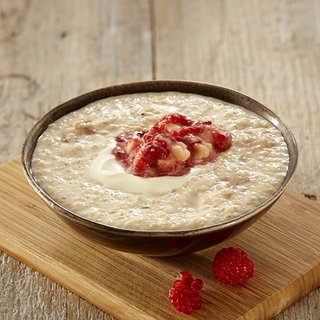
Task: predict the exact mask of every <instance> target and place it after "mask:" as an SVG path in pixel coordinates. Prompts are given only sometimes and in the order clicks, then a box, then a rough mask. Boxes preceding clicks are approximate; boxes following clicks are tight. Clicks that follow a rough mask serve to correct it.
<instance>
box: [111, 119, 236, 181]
mask: <svg viewBox="0 0 320 320" xmlns="http://www.w3.org/2000/svg"><path fill="white" fill-rule="evenodd" d="M115 141H116V146H115V147H114V148H113V150H112V154H113V155H114V156H115V158H116V159H117V160H118V162H120V163H121V165H122V166H123V167H124V169H125V170H126V171H127V172H128V173H130V174H133V175H137V176H140V177H144V178H147V177H160V176H182V175H185V174H187V173H188V172H190V169H191V168H192V167H194V166H197V165H202V164H205V163H208V162H212V161H214V160H215V159H216V158H217V156H218V154H219V153H220V152H223V151H226V150H228V149H229V148H230V146H231V135H230V134H228V133H226V132H224V131H223V130H221V129H219V128H217V127H215V126H214V125H213V124H212V122H211V121H197V122H195V121H192V120H191V119H188V118H187V117H186V116H184V115H181V114H177V113H175V114H170V115H167V116H164V117H162V118H161V119H160V120H159V121H158V122H156V123H155V124H154V125H153V126H152V127H151V128H150V129H149V130H148V131H140V132H134V133H129V134H122V135H119V136H117V137H116V138H115Z"/></svg>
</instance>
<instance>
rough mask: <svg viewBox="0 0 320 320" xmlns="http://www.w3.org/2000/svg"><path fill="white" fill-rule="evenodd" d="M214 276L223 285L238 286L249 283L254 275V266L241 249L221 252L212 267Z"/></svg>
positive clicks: (230, 248)
mask: <svg viewBox="0 0 320 320" xmlns="http://www.w3.org/2000/svg"><path fill="white" fill-rule="evenodd" d="M211 270H212V273H213V276H214V277H215V278H216V279H217V280H218V281H219V282H221V283H223V284H229V285H236V284H243V283H245V282H247V281H248V280H249V279H250V278H252V277H253V275H254V272H255V270H254V264H253V262H252V260H251V259H250V257H249V256H248V255H247V254H246V253H245V252H244V251H243V250H242V249H240V248H232V247H229V248H224V249H222V250H220V251H219V252H218V253H217V254H216V256H215V258H214V260H213V262H212V266H211Z"/></svg>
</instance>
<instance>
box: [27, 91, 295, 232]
mask: <svg viewBox="0 0 320 320" xmlns="http://www.w3.org/2000/svg"><path fill="white" fill-rule="evenodd" d="M172 113H179V114H183V115H185V116H186V117H188V118H191V119H195V120H199V121H200V120H201V121H212V122H213V123H214V124H215V125H216V126H218V127H220V128H222V129H223V130H226V131H227V132H229V133H231V135H232V146H231V147H230V148H229V149H228V150H227V151H225V152H221V154H219V157H217V159H216V160H215V161H213V162H209V163H206V164H203V165H199V166H197V167H195V168H193V169H192V170H191V171H190V172H189V173H187V174H185V175H182V176H179V177H167V176H163V177H148V178H143V177H136V176H134V175H131V174H128V173H126V172H125V171H124V169H123V168H122V167H121V166H120V165H119V163H117V161H116V160H115V159H114V157H113V155H112V153H111V150H112V147H113V146H114V139H115V137H117V136H119V135H121V134H122V133H123V132H134V131H141V130H147V129H148V128H150V126H152V125H153V124H154V123H155V122H157V121H158V120H159V119H160V118H162V117H163V116H165V115H168V114H172ZM288 162H289V156H288V151H287V146H286V144H285V142H284V139H283V137H282V135H281V132H280V131H279V130H278V129H277V128H275V127H274V126H273V125H272V124H271V123H270V122H269V121H267V120H265V119H263V118H261V117H259V116H257V115H255V114H254V113H251V112H249V111H247V110H246V109H244V108H241V107H239V106H235V105H232V104H229V103H226V102H223V101H220V100H217V99H214V98H209V97H204V96H200V95H194V94H185V93H178V92H164V93H144V94H132V95H124V96H118V97H112V98H107V99H104V100H99V101H96V102H94V103H92V104H89V105H88V106H86V107H84V108H82V109H79V110H76V111H74V112H72V113H70V114H68V115H66V116H64V117H62V118H60V119H58V120H57V121H55V122H54V123H53V124H51V125H49V127H48V128H47V130H46V131H45V132H44V133H43V134H42V136H41V137H40V138H39V140H38V144H37V147H36V149H35V152H34V157H33V160H32V170H33V173H34V176H35V178H36V180H37V181H38V183H39V184H40V185H41V186H42V187H43V189H44V190H46V192H47V193H48V194H49V195H50V196H51V197H52V198H53V199H55V200H56V201H57V202H59V203H60V204H62V205H63V206H64V207H65V208H67V209H69V210H71V211H73V212H75V213H77V214H79V215H81V216H83V217H86V218H89V219H91V220H94V221H98V222H100V223H103V224H106V225H111V226H116V227H121V228H127V229H140V230H180V229H191V228H195V227H203V226H208V225H212V224H216V223H219V222H223V221H227V220H230V219H232V218H234V217H236V216H238V215H241V214H243V213H244V212H246V211H248V210H250V209H252V208H253V207H255V206H256V205H258V204H260V203H262V202H263V201H265V200H266V199H268V198H269V197H270V196H271V195H272V194H273V193H274V192H275V191H276V189H277V188H278V187H279V185H280V184H281V182H282V181H283V179H284V177H285V175H286V171H287V167H288Z"/></svg>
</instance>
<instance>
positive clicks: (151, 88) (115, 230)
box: [21, 80, 298, 237]
mask: <svg viewBox="0 0 320 320" xmlns="http://www.w3.org/2000/svg"><path fill="white" fill-rule="evenodd" d="M146 92H184V93H191V94H198V95H204V96H208V97H214V98H217V99H220V100H223V101H225V102H228V103H233V104H237V105H239V106H241V107H242V108H245V109H247V110H250V111H253V110H252V109H253V108H258V109H259V110H260V112H262V111H263V114H260V113H258V112H257V111H253V112H254V113H256V114H258V115H259V116H260V117H263V118H265V119H266V120H268V121H269V122H271V123H272V124H273V125H274V126H275V127H276V128H278V129H279V130H280V132H281V134H282V136H283V137H284V139H285V142H286V145H287V148H288V153H289V164H288V169H287V172H286V175H285V177H284V179H283V181H282V183H281V185H280V186H279V187H278V188H277V189H276V190H275V191H274V193H273V195H272V196H270V197H269V198H268V199H266V200H265V201H264V202H262V203H260V204H259V205H258V206H256V207H254V208H253V209H251V210H249V211H246V212H244V213H242V214H240V215H239V216H236V217H234V218H232V219H230V220H227V221H224V222H221V223H217V224H213V225H208V226H203V227H197V228H194V229H179V230H157V229H156V230H144V229H141V230H136V229H125V228H119V227H114V226H110V225H106V224H103V223H100V222H98V221H94V220H92V219H89V218H85V217H83V216H81V215H79V214H77V213H75V212H73V211H71V210H69V209H67V208H65V207H63V206H62V205H61V204H59V203H58V202H57V201H56V200H54V199H53V198H51V196H50V195H49V194H48V193H47V192H46V191H45V190H44V189H43V188H42V187H41V186H40V185H39V184H38V183H37V181H36V180H35V178H34V177H33V174H32V165H31V160H32V156H33V152H34V149H35V147H36V144H37V141H38V138H39V137H40V136H41V134H42V133H43V132H44V131H45V130H46V129H47V127H48V125H49V124H50V123H52V122H54V121H55V120H57V119H59V118H60V117H62V116H63V115H65V114H68V113H70V112H72V111H75V110H77V109H80V108H81V107H84V106H86V105H88V104H89V103H91V102H94V101H98V100H101V99H105V98H108V97H112V96H120V95H126V94H135V93H146ZM214 92H216V94H214ZM217 93H219V94H217ZM217 96H218V97H217ZM236 100H237V101H236ZM239 101H240V102H241V104H240V103H239ZM243 104H245V105H243ZM66 108H67V109H69V108H70V110H68V112H65V113H64V112H63V111H64V110H65V109H66ZM251 108H252V109H251ZM297 161H298V147H297V142H296V139H295V137H294V135H293V134H292V132H291V131H290V129H289V128H288V127H287V126H286V125H285V124H284V122H283V121H282V120H281V119H280V118H279V117H278V116H277V115H276V114H275V113H274V112H273V111H271V110H270V109H269V108H267V107H266V106H264V105H263V104H261V103H260V102H258V101H256V100H254V99H252V98H251V97H249V96H247V95H245V94H243V93H241V92H239V91H236V90H233V89H230V88H228V87H224V86H220V85H216V84H210V83H205V82H196V81H186V80H150V81H139V82H129V83H124V84H116V85H113V86H107V87H103V88H100V89H96V90H94V91H90V92H87V93H84V94H81V95H80V96H77V97H75V98H73V99H71V100H68V101H66V102H64V103H62V104H60V105H58V106H57V107H55V108H53V109H51V110H50V111H49V112H47V113H46V114H45V115H44V116H43V117H42V118H41V119H40V120H39V121H37V122H36V124H35V125H34V126H33V127H32V129H31V130H30V131H29V133H28V134H27V137H26V139H25V141H24V143H23V146H22V152H21V162H22V167H23V171H24V174H25V176H26V178H27V180H28V182H29V184H30V185H31V186H32V188H33V189H34V190H35V191H36V193H37V194H38V195H39V196H40V197H41V198H42V200H44V202H45V203H46V204H47V205H48V206H49V207H50V208H51V209H53V210H54V211H55V212H58V213H59V214H60V215H62V216H64V217H67V218H68V219H69V220H73V221H76V222H77V223H79V224H81V225H83V226H86V227H88V226H89V227H91V228H92V229H96V230H100V231H101V230H102V231H104V232H108V233H111V234H115V235H126V236H133V237H155V236H156V237H175V236H181V235H183V236H185V237H191V236H195V235H197V236H200V235H202V234H207V233H211V232H214V231H217V230H223V229H227V228H231V227H233V226H234V225H236V224H240V223H241V222H244V221H246V220H249V219H250V218H252V217H254V216H255V215H257V214H258V213H259V212H261V211H263V210H264V209H266V208H268V207H269V206H271V205H272V204H273V203H274V202H275V201H276V200H277V199H278V198H279V197H280V196H281V194H282V193H283V192H284V190H285V188H286V187H287V185H288V183H289V181H290V180H291V178H292V175H293V173H294V171H295V169H296V166H297Z"/></svg>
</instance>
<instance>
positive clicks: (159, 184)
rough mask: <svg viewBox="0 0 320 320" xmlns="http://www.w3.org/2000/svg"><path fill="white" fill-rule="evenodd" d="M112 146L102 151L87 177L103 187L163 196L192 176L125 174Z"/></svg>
mask: <svg viewBox="0 0 320 320" xmlns="http://www.w3.org/2000/svg"><path fill="white" fill-rule="evenodd" d="M112 148H113V146H111V147H108V148H106V149H104V150H102V151H101V152H100V153H99V155H98V157H97V158H96V159H94V160H93V161H92V163H91V165H90V167H89V175H90V176H91V178H93V179H94V180H96V181H98V182H100V183H101V184H103V185H104V186H105V187H107V188H109V189H112V190H119V191H122V192H127V193H135V194H164V193H169V192H171V191H174V190H177V189H179V188H180V187H182V186H183V185H184V184H185V183H186V182H187V181H188V180H189V179H190V178H191V176H192V174H191V173H189V174H186V175H184V176H179V177H170V176H165V177H151V178H143V177H139V176H135V175H132V174H129V173H127V172H126V171H125V170H124V168H123V167H122V166H121V164H119V162H118V161H117V160H116V159H115V157H114V156H113V155H112V153H111V151H112Z"/></svg>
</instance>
